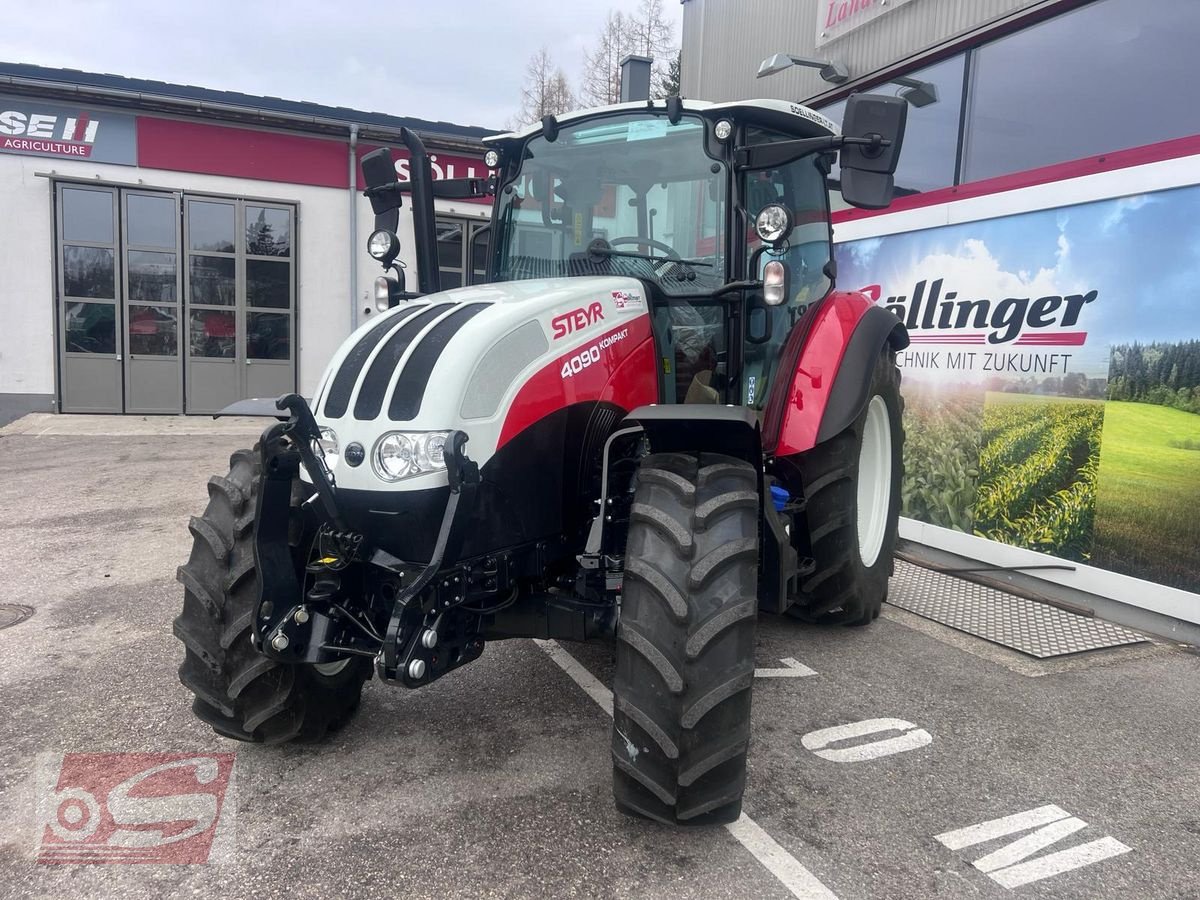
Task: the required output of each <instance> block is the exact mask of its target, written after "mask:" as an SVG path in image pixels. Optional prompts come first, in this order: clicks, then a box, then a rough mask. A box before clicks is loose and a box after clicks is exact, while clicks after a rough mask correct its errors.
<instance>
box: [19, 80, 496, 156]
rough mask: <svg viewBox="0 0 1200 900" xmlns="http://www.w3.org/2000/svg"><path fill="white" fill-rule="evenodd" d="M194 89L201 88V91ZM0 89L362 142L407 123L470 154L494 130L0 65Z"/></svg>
mask: <svg viewBox="0 0 1200 900" xmlns="http://www.w3.org/2000/svg"><path fill="white" fill-rule="evenodd" d="M32 68H40V67H32ZM64 74H65V73H64ZM79 74H81V75H87V74H90V73H84V72H81V73H79ZM199 90H205V91H206V89H199ZM0 91H5V92H7V93H16V94H24V95H29V94H38V95H40V96H46V97H48V98H52V99H58V100H75V101H85V102H91V103H96V104H100V105H105V106H112V107H120V108H126V109H138V110H144V111H148V112H161V113H167V114H172V115H184V116H190V117H197V116H199V117H207V118H213V119H217V120H220V121H222V122H225V123H230V124H234V123H236V124H242V125H253V126H258V127H264V126H267V127H270V126H274V127H285V128H289V129H291V130H295V131H304V132H310V133H316V134H324V135H330V136H336V137H345V136H346V135H347V133H348V131H349V130H350V128H351V126H357V127H358V135H359V139H360V140H366V141H371V140H379V141H384V142H389V143H390V142H394V141H395V140H397V139H398V138H399V135H400V129H401V127H408V128H412V129H413V130H414V131H416V132H417V133H418V134H419V135H420V136H421V137H422V139H423V140H425V141H426V143H429V144H433V145H435V146H437V147H439V148H442V149H461V150H471V151H475V152H478V151H479V150H480V149H481V148H482V146H483V144H482V139H483V138H484V137H485V136H487V135H489V134H492V133H493V132H491V131H490V130H489V129H484V128H476V127H474V126H453V127H454V128H455V129H456V130H459V131H460V132H461V131H474V132H478V134H477V135H476V134H463V133H448V132H444V131H440V130H438V127H437V126H438V125H439V124H441V123H437V122H430V121H427V120H424V119H411V120H406V121H405V124H403V125H401V124H396V125H390V124H385V123H381V122H378V121H371V119H372V118H375V117H378V116H379V115H381V114H379V113H367V112H361V111H359V110H350V109H347V110H346V113H347V114H348V115H347V116H345V117H338V116H330V115H318V114H312V115H309V114H306V113H299V112H290V111H287V110H277V109H270V108H267V107H263V106H255V105H252V104H241V103H230V102H226V101H222V100H216V99H211V98H205V97H185V96H175V95H171V94H167V93H158V92H153V91H143V90H133V89H125V88H118V87H110V86H105V85H95V84H87V83H83V82H79V81H68V80H58V79H53V78H39V77H32V76H28V75H17V74H12V73H11V72H6V71H3V70H2V69H0ZM211 93H223V92H211ZM238 96H244V97H246V98H247V99H248V100H253V99H255V98H254V96H253V95H238ZM263 99H266V98H263ZM287 102H289V103H295V104H296V105H309V106H312V107H313V108H314V109H315V110H319V109H330V110H332V108H331V107H320V106H318V105H316V104H305V103H303V102H302V101H287ZM360 112H361V116H362V118H356V114H358V113H360ZM397 118H399V117H397ZM445 124H450V123H445Z"/></svg>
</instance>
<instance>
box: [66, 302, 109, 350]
mask: <svg viewBox="0 0 1200 900" xmlns="http://www.w3.org/2000/svg"><path fill="white" fill-rule="evenodd" d="M64 325H65V332H66V344H67V352H68V353H116V352H117V308H116V306H115V304H112V303H68V304H67V305H66V316H65V322H64Z"/></svg>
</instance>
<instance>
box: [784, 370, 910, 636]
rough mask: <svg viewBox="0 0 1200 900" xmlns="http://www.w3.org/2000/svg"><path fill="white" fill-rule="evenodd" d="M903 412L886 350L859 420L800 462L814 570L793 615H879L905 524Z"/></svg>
mask: <svg viewBox="0 0 1200 900" xmlns="http://www.w3.org/2000/svg"><path fill="white" fill-rule="evenodd" d="M903 410H904V401H903V399H902V398H901V396H900V370H899V369H898V368H897V367H896V354H895V353H894V352H893V351H892V350H891V349H890V348H885V349H884V350H883V352H882V353H880V354H879V358H878V359H877V360H876V363H875V368H874V369H873V370H872V373H871V384H870V388H869V391H868V395H867V404H866V406H865V407H864V408H863V410H862V412H861V413H860V414H859V416H858V418H857V419H855V420H854V422H853V423H851V425H850V426H849V427H848V428H846V429H845V430H844V431H842V432H841V433H840V434H838V435H835V436H834V437H833V438H831V439H830V440H828V441H825V442H824V443H821V444H818V445H817V446H816V447H814V448H813V449H811V450H809V451H808V452H806V453H802V454H800V455H799V456H798V457H796V458H795V463H796V467H797V468H798V469H799V473H800V478H801V482H802V485H803V489H804V498H805V501H806V506H805V511H806V517H807V522H808V532H809V533H808V537H809V546H810V547H811V556H812V558H813V560H814V562H815V568H814V569H813V571H812V572H811V573H810V574H808V575H807V576H806V577H805V578H804V579H803V580H802V581H801V584H800V596H799V597H798V598H797V600H796V603H795V604H793V605H792V606H790V607H789V608H788V613H789V615H791V616H793V617H795V618H798V619H802V620H803V621H806V622H816V623H823V624H841V625H869V624H870V623H871V622H872V621H874V620H875V619H876V618H878V617H879V611H880V609H881V607H882V606H883V601H884V600H886V599H887V591H888V578H889V576H890V575H891V574H892V571H893V562H892V555H893V553H894V552H895V549H896V537H897V532H898V530H899V522H900V482H901V480H902V478H903V475H904V462H903V447H904V429H903V428H902V426H901V415H902V413H903Z"/></svg>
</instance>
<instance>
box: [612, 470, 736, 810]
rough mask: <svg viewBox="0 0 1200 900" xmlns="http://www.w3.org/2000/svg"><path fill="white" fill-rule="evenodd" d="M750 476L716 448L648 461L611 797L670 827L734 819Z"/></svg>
mask: <svg viewBox="0 0 1200 900" xmlns="http://www.w3.org/2000/svg"><path fill="white" fill-rule="evenodd" d="M758 505H759V496H758V479H757V475H756V473H755V469H754V467H753V466H751V465H750V464H749V463H746V462H744V461H743V460H739V459H735V458H733V457H729V456H719V455H715V454H687V453H663V454H654V455H651V456H647V457H645V458H644V459H643V460H642V462H641V465H640V467H639V468H638V475H637V488H636V490H635V493H634V498H633V507H632V509H631V513H630V524H629V537H628V541H627V546H626V553H625V583H624V588H623V591H622V598H621V619H620V622H619V624H618V628H617V665H616V676H615V679H614V683H613V696H614V708H613V732H612V758H613V795H614V798H615V800H616V805H617V808H618V809H619V810H621V811H622V812H625V813H627V814H631V815H639V816H645V817H648V818H651V819H655V820H657V821H659V822H663V823H665V824H668V825H710V824H718V823H725V822H732V821H734V820H735V819H737V817H738V816H739V814H740V813H741V808H742V793H743V791H744V790H745V785H746V752H747V749H748V747H749V742H750V694H751V690H750V687H751V683H752V681H753V678H754V630H755V625H756V623H757V615H758V599H757V586H758V574H757V565H758V518H759V514H758Z"/></svg>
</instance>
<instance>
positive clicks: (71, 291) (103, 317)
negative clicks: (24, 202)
mask: <svg viewBox="0 0 1200 900" xmlns="http://www.w3.org/2000/svg"><path fill="white" fill-rule="evenodd" d="M55 190H56V198H55V199H56V200H57V202H56V203H55V209H56V218H57V222H56V228H57V235H58V266H57V269H58V271H57V282H58V283H57V295H58V296H57V299H58V303H57V315H58V316H59V322H58V325H59V327H58V333H59V366H60V369H59V380H60V384H61V387H62V410H63V412H93V413H119V412H121V410H122V376H123V371H122V361H123V359H122V358H123V354H124V342H123V340H122V338H123V329H122V328H121V315H120V303H119V295H118V293H117V286H118V285H119V284H120V269H121V259H120V254H119V253H118V252H117V236H118V225H117V222H118V217H117V190H116V188H105V187H92V186H90V185H87V186H84V185H73V184H59V185H56V187H55Z"/></svg>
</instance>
